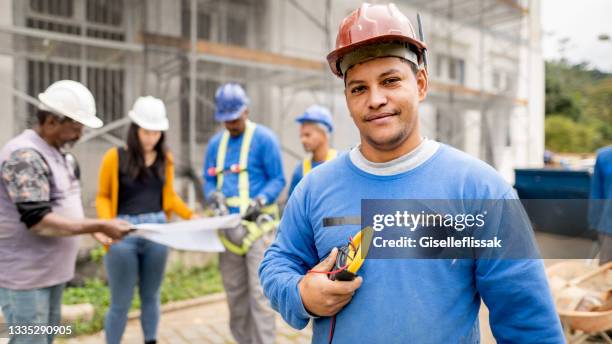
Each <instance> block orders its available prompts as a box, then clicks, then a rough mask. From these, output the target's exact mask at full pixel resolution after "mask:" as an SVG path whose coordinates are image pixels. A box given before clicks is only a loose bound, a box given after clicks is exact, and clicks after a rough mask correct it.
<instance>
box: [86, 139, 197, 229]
mask: <svg viewBox="0 0 612 344" xmlns="http://www.w3.org/2000/svg"><path fill="white" fill-rule="evenodd" d="M118 198H119V151H118V150H117V148H111V149H110V150H108V151H107V152H106V154H104V157H103V158H102V165H101V166H100V176H99V183H98V194H97V195H96V210H97V211H98V217H99V218H101V219H112V218H115V217H117V208H118V204H119V200H118ZM162 208H163V210H164V212H165V213H166V216H167V217H168V219H170V216H171V215H172V213H176V214H177V215H178V216H180V217H182V218H184V219H189V218H191V216H192V215H193V212H192V211H191V209H189V207H187V205H186V204H185V203H184V202H183V200H182V199H181V198H180V197H179V196H178V195H177V194H176V192H175V191H174V162H173V158H172V154H170V153H168V158H167V159H166V181H165V183H164V187H163V191H162Z"/></svg>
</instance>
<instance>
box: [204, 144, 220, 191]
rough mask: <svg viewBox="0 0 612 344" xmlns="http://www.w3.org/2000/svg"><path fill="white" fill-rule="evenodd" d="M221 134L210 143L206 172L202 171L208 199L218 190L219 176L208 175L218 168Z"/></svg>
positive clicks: (207, 152) (205, 165)
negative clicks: (211, 170) (211, 169)
mask: <svg viewBox="0 0 612 344" xmlns="http://www.w3.org/2000/svg"><path fill="white" fill-rule="evenodd" d="M219 139H220V136H219V134H216V135H215V136H213V137H212V138H211V139H210V141H209V142H208V147H207V149H206V155H205V156H204V171H202V179H203V180H204V197H205V198H206V199H208V198H209V197H210V195H211V194H212V193H213V192H214V191H215V190H216V189H217V176H214V175H213V176H211V175H209V174H208V169H210V168H211V167H217V166H216V164H217V150H218V149H219Z"/></svg>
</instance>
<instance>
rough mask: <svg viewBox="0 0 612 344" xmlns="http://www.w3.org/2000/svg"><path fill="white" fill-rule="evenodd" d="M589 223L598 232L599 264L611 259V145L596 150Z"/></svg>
mask: <svg viewBox="0 0 612 344" xmlns="http://www.w3.org/2000/svg"><path fill="white" fill-rule="evenodd" d="M589 224H590V227H591V228H593V229H595V230H597V231H598V232H599V244H600V251H599V264H600V265H603V264H605V263H607V262H609V261H612V146H608V147H604V148H602V149H600V150H598V151H597V158H596V160H595V167H594V168H593V176H592V178H591V201H590V204H589Z"/></svg>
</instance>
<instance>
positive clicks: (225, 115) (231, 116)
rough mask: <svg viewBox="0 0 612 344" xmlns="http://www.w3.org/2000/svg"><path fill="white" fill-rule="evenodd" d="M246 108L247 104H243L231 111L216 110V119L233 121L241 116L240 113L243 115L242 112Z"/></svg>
mask: <svg viewBox="0 0 612 344" xmlns="http://www.w3.org/2000/svg"><path fill="white" fill-rule="evenodd" d="M244 109H246V105H244V106H242V107H241V108H240V109H238V110H237V111H230V112H221V111H215V120H216V121H217V122H229V121H233V120H235V119H238V118H240V115H242V112H243V111H244Z"/></svg>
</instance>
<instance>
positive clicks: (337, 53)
mask: <svg viewBox="0 0 612 344" xmlns="http://www.w3.org/2000/svg"><path fill="white" fill-rule="evenodd" d="M393 41H397V42H405V43H408V44H410V45H412V46H414V47H415V48H417V49H418V50H419V54H418V55H419V59H421V58H422V56H421V55H422V52H423V50H425V49H427V46H426V45H425V43H423V42H420V41H418V40H416V39H412V38H410V37H406V36H402V35H383V36H377V37H373V38H370V39H366V40H363V41H360V42H355V43H353V44H350V45H347V46H344V47H342V48H339V49H336V50H334V51H332V52H331V53H329V54H328V55H327V63H328V64H329V68H330V69H331V71H332V73H334V75H336V76H337V77H339V78H341V77H342V71H340V70H339V69H338V65H337V64H338V60H339V59H341V58H342V57H343V56H344V55H346V54H347V53H348V52H351V51H353V50H356V49H359V48H361V47H364V46H367V45H371V44H378V43H385V42H393ZM419 62H420V61H419Z"/></svg>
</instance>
